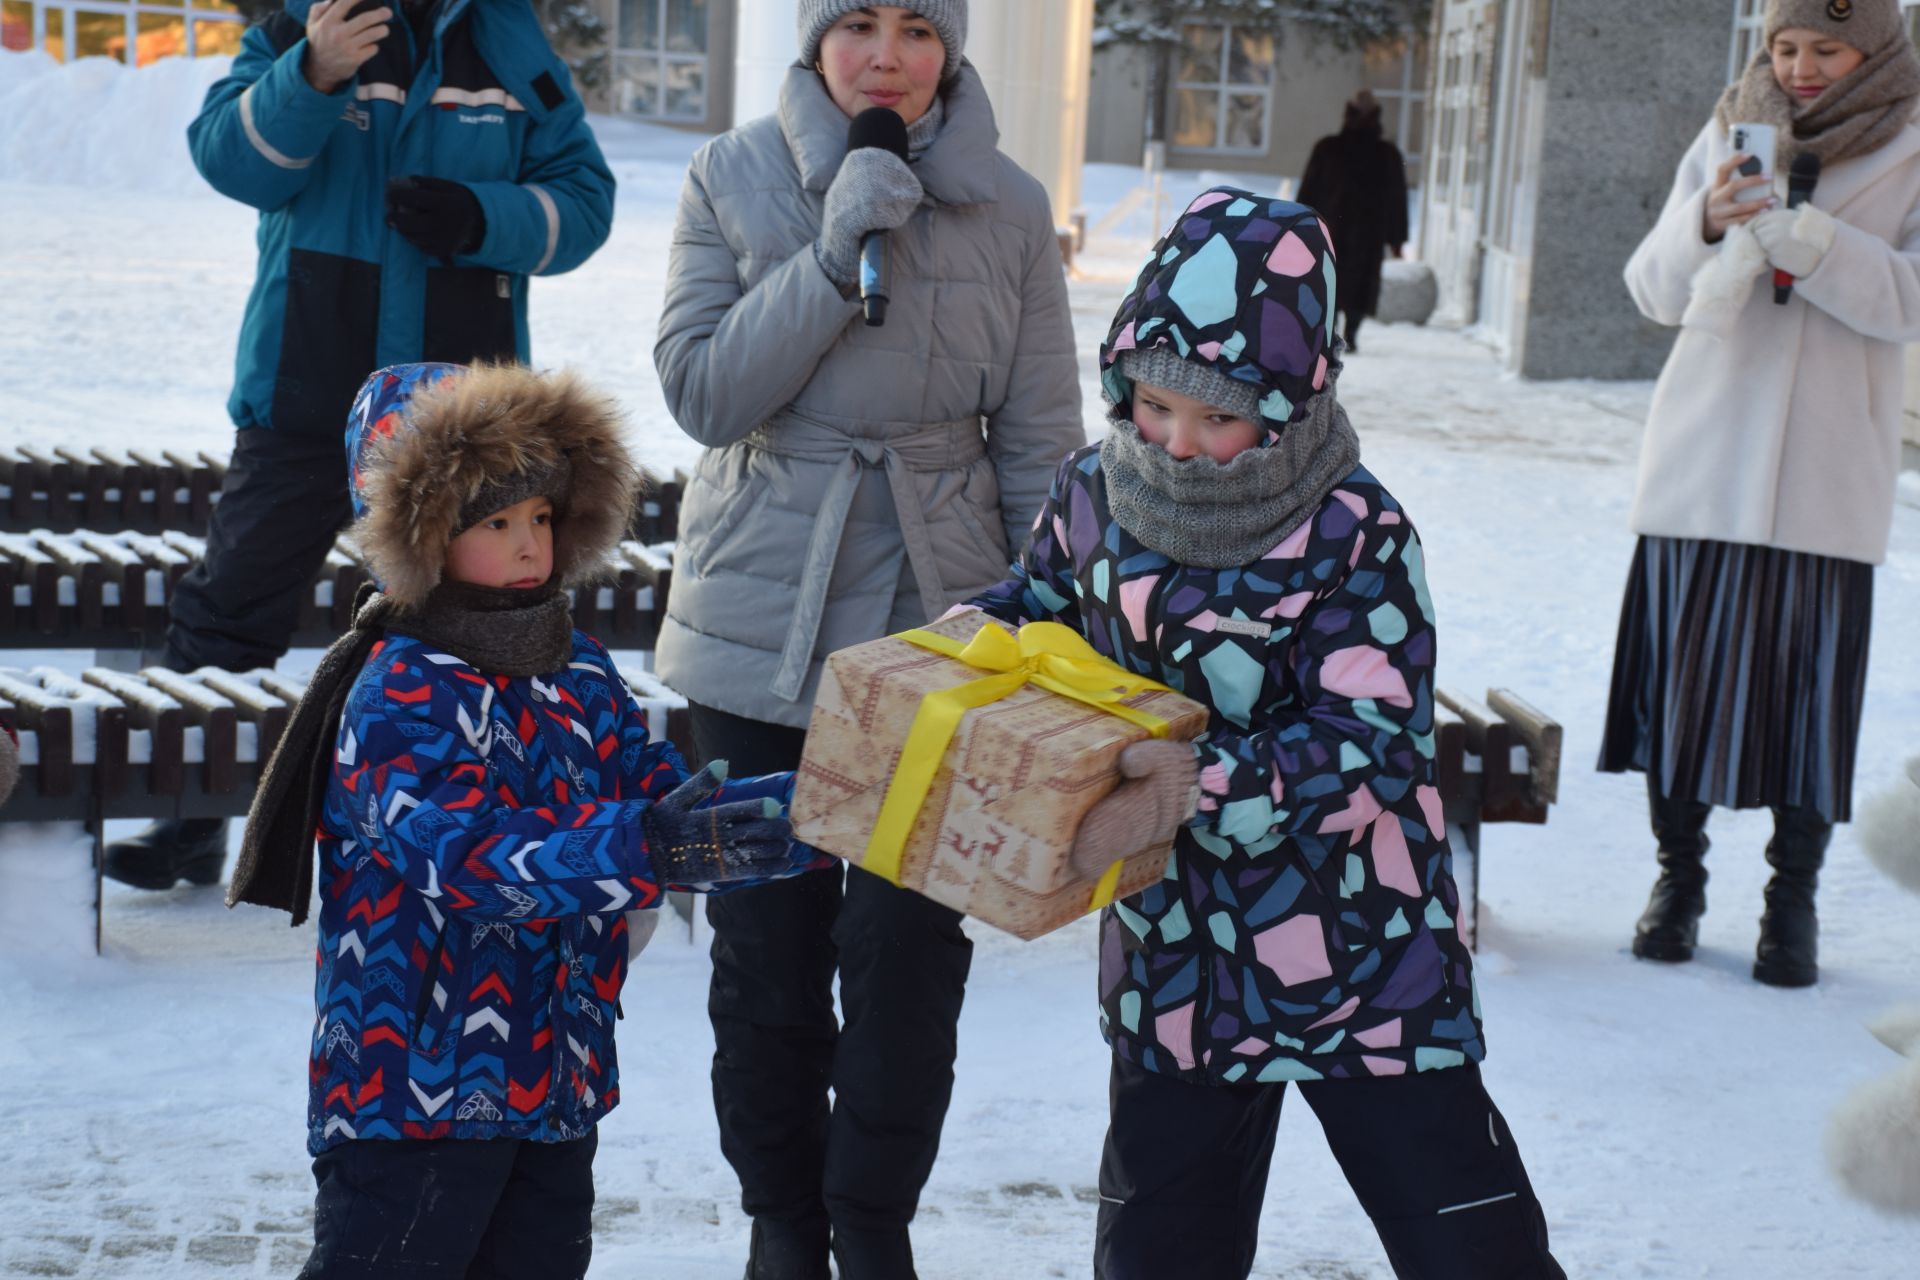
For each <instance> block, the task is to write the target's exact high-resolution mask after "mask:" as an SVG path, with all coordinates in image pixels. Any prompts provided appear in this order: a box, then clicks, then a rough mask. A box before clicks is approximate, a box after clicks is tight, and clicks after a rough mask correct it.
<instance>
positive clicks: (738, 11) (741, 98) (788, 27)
mask: <svg viewBox="0 0 1920 1280" xmlns="http://www.w3.org/2000/svg"><path fill="white" fill-rule="evenodd" d="M798 14H799V4H798V0H736V4H735V11H734V28H733V51H734V52H733V122H734V124H736V125H741V124H745V123H746V122H747V121H749V120H753V119H757V118H758V117H760V116H766V115H772V114H773V110H774V108H775V107H777V106H779V105H780V85H781V83H782V82H783V81H785V80H786V78H787V68H788V67H790V66H792V65H793V60H794V59H795V58H797V57H799V56H800V42H799V40H798V39H797V38H796V37H795V35H794V25H795V23H796V22H797V21H798Z"/></svg>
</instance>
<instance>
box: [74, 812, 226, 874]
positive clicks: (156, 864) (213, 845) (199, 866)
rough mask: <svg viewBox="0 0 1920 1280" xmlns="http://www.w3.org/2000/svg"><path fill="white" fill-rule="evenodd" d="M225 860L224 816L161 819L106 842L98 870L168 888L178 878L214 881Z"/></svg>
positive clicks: (224, 864)
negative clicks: (104, 853)
mask: <svg viewBox="0 0 1920 1280" xmlns="http://www.w3.org/2000/svg"><path fill="white" fill-rule="evenodd" d="M226 862H227V820H226V819H225V818H163V819H161V820H160V821H159V822H156V823H154V824H153V825H152V826H150V827H148V828H147V829H146V830H145V831H142V832H140V833H138V834H137V835H131V836H128V837H127V838H126V839H125V840H115V841H114V842H113V843H112V844H110V845H108V846H107V857H106V862H105V864H104V865H103V866H102V868H101V870H102V871H103V872H104V873H105V875H106V877H107V878H108V879H109V880H118V881H119V882H120V883H121V884H130V885H132V886H133V887H134V888H136V889H171V888H173V886H174V884H175V883H176V882H178V881H181V880H185V881H186V882H187V883H188V884H218V883H219V882H220V872H221V870H222V868H224V867H225V866H226Z"/></svg>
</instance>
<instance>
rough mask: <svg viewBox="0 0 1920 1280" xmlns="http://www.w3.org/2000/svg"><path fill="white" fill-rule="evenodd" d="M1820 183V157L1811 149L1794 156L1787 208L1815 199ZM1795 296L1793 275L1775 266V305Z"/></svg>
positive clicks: (1790, 171)
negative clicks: (1814, 194)
mask: <svg viewBox="0 0 1920 1280" xmlns="http://www.w3.org/2000/svg"><path fill="white" fill-rule="evenodd" d="M1819 185H1820V157H1819V156H1817V155H1815V154H1813V152H1811V151H1802V152H1801V153H1800V154H1799V155H1797V156H1795V157H1794V158H1793V167H1792V168H1791V169H1788V170H1787V208H1789V209H1798V208H1799V207H1800V206H1801V205H1803V204H1805V203H1806V202H1807V201H1809V200H1811V199H1813V189H1814V188H1815V187H1817V186H1819ZM1792 296H1793V277H1792V276H1790V275H1788V274H1787V273H1786V272H1784V271H1782V270H1780V269H1779V268H1777V267H1776V268H1775V269H1774V272H1773V301H1774V305H1776V306H1781V307H1784V306H1786V305H1787V299H1789V298H1791V297H1792Z"/></svg>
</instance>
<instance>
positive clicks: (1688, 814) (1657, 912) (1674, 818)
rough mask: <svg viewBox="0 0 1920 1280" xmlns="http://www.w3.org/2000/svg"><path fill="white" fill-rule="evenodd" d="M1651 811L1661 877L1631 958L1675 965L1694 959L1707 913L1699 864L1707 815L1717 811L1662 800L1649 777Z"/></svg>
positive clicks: (1702, 869) (1703, 873)
mask: <svg viewBox="0 0 1920 1280" xmlns="http://www.w3.org/2000/svg"><path fill="white" fill-rule="evenodd" d="M1647 807H1648V810H1649V813H1650V815H1651V817H1652V821H1653V836H1654V839H1655V840H1656V841H1657V842H1658V845H1659V848H1658V851H1657V852H1656V853H1655V855H1654V856H1655V857H1656V858H1658V859H1659V862H1660V878H1659V879H1658V880H1655V881H1654V882H1653V894H1652V896H1650V897H1649V898H1648V899H1647V909H1646V910H1645V911H1644V912H1642V913H1641V915H1640V923H1639V924H1637V925H1635V926H1634V930H1633V954H1634V955H1636V956H1638V957H1640V958H1641V959H1642V960H1664V961H1667V962H1668V963H1670V964H1677V963H1679V962H1680V961H1683V960H1691V959H1693V948H1694V944H1695V943H1696V942H1697V941H1698V940H1699V937H1700V917H1701V916H1702V915H1704V914H1706V910H1707V869H1706V868H1705V867H1704V866H1702V865H1701V863H1700V860H1701V858H1703V857H1705V856H1706V852H1707V815H1708V814H1710V813H1712V812H1713V806H1712V805H1710V804H1703V803H1701V802H1700V801H1698V800H1676V799H1674V798H1672V797H1670V796H1663V795H1661V794H1660V792H1659V791H1658V790H1657V789H1656V787H1655V784H1654V782H1653V779H1652V778H1651V777H1649V778H1648V780H1647Z"/></svg>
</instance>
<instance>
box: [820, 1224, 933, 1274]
mask: <svg viewBox="0 0 1920 1280" xmlns="http://www.w3.org/2000/svg"><path fill="white" fill-rule="evenodd" d="M833 1261H834V1263H835V1264H836V1265H837V1266H838V1267H839V1268H840V1280H918V1278H917V1277H916V1276H915V1274H914V1270H913V1241H912V1240H911V1239H910V1238H909V1237H908V1235H907V1229H906V1228H905V1227H896V1228H894V1229H892V1230H890V1231H844V1230H841V1229H839V1228H835V1229H834V1233H833Z"/></svg>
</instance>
